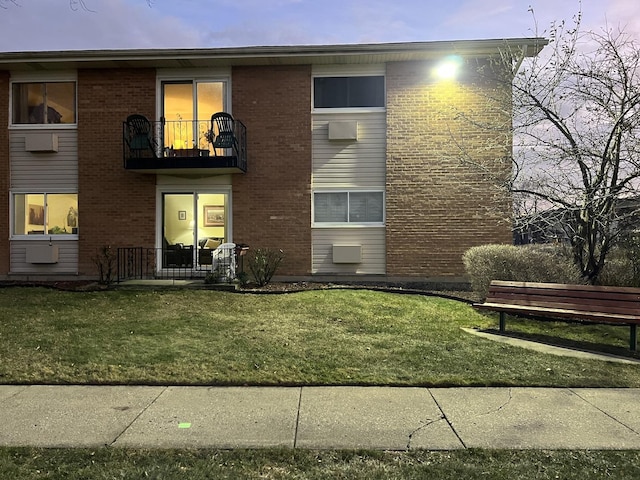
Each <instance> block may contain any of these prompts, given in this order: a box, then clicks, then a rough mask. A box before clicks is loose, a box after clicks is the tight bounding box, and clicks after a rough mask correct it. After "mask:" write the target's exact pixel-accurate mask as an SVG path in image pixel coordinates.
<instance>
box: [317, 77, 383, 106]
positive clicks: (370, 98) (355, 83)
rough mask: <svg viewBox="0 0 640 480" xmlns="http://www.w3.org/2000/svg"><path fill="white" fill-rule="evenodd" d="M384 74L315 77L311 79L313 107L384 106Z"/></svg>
mask: <svg viewBox="0 0 640 480" xmlns="http://www.w3.org/2000/svg"><path fill="white" fill-rule="evenodd" d="M384 106H385V93H384V76H382V75H379V76H370V77H364V76H363V77H316V78H314V79H313V107H314V108H371V107H384Z"/></svg>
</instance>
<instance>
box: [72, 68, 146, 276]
mask: <svg viewBox="0 0 640 480" xmlns="http://www.w3.org/2000/svg"><path fill="white" fill-rule="evenodd" d="M155 94H156V74H155V70H153V69H130V70H129V69H121V70H108V71H104V70H79V71H78V183H79V192H78V194H79V198H78V210H79V234H80V237H79V241H80V244H79V249H80V252H79V255H80V259H79V266H78V268H79V272H80V274H89V275H95V274H96V267H95V265H94V264H93V262H92V260H91V258H92V257H93V256H94V255H95V253H96V251H97V249H99V248H100V247H102V246H105V245H110V246H112V247H114V248H115V247H120V246H144V247H153V246H154V244H155V218H156V205H155V199H156V195H155V191H156V190H155V180H156V179H155V175H142V174H137V173H133V172H129V171H126V170H125V169H124V166H123V158H122V123H123V121H124V120H125V119H126V118H127V116H128V115H130V114H132V113H141V114H143V115H146V116H147V118H149V119H153V118H155V105H156V103H155Z"/></svg>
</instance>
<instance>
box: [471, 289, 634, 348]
mask: <svg viewBox="0 0 640 480" xmlns="http://www.w3.org/2000/svg"><path fill="white" fill-rule="evenodd" d="M473 306H474V307H475V308H477V309H480V310H492V311H497V312H500V330H501V331H504V328H505V317H504V314H505V313H509V314H512V315H518V314H519V315H528V316H537V317H547V318H554V319H572V320H579V321H587V322H593V323H606V324H625V325H629V326H630V331H631V333H630V340H629V345H630V348H631V350H636V347H637V336H636V330H637V329H636V326H637V325H638V324H640V289H638V288H632V287H610V286H605V287H603V286H594V285H570V284H559V283H534V282H508V281H499V280H494V281H492V282H491V285H490V287H489V294H488V295H487V298H486V300H485V302H484V303H482V304H474V305H473Z"/></svg>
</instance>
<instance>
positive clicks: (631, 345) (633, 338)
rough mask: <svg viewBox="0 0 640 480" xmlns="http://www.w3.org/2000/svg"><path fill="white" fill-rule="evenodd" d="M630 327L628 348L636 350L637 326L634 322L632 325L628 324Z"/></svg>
mask: <svg viewBox="0 0 640 480" xmlns="http://www.w3.org/2000/svg"><path fill="white" fill-rule="evenodd" d="M629 327H631V336H630V338H629V348H630V349H631V350H632V351H634V352H635V351H636V350H637V349H638V328H637V327H638V326H637V325H636V324H635V323H634V324H633V325H629Z"/></svg>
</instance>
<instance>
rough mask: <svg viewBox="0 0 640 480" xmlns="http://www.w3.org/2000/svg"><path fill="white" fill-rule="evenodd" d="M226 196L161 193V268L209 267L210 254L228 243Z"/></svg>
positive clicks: (197, 193) (224, 194)
mask: <svg viewBox="0 0 640 480" xmlns="http://www.w3.org/2000/svg"><path fill="white" fill-rule="evenodd" d="M228 208H229V201H228V194H227V193H217V192H212V191H193V192H170V193H169V192H167V193H162V229H161V232H162V239H161V240H162V251H163V255H162V268H176V267H177V268H195V269H204V270H206V269H207V268H208V267H209V268H210V266H211V252H212V251H213V250H215V248H216V247H217V246H218V245H220V244H222V243H224V242H227V241H229V232H230V224H229V220H228V219H229V213H228Z"/></svg>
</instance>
